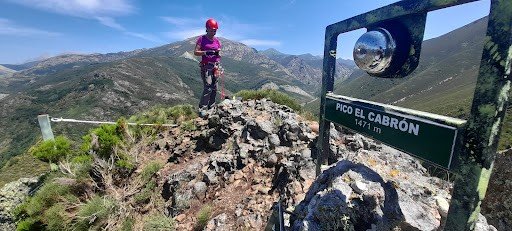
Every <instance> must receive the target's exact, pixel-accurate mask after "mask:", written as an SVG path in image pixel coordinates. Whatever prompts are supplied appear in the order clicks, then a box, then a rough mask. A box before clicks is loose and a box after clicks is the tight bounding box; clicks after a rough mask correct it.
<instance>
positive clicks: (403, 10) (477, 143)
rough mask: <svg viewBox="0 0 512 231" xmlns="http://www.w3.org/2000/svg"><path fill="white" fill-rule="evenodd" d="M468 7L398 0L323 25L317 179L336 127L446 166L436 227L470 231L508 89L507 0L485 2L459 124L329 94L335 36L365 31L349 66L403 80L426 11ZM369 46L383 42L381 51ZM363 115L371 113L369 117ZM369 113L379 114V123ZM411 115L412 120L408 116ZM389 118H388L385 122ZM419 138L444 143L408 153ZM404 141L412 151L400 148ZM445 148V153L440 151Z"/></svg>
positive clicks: (510, 40)
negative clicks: (449, 184)
mask: <svg viewBox="0 0 512 231" xmlns="http://www.w3.org/2000/svg"><path fill="white" fill-rule="evenodd" d="M475 1H477V0H403V1H399V2H396V3H393V4H391V5H388V6H385V7H382V8H379V9H376V10H373V11H370V12H367V13H364V14H361V15H357V16H355V17H352V18H349V19H346V20H343V21H340V22H337V23H334V24H331V25H329V26H327V27H326V31H325V44H324V61H323V71H322V91H321V98H320V102H321V104H320V105H321V106H320V118H319V124H320V133H319V139H318V145H317V147H318V150H319V154H320V155H319V156H318V160H317V168H316V173H317V175H319V174H320V169H321V168H320V165H321V164H327V159H328V156H327V155H328V153H329V152H328V150H330V147H329V146H330V144H329V137H330V134H329V131H330V123H331V122H335V123H339V124H341V125H343V126H345V127H348V128H351V129H353V130H355V131H357V132H360V133H362V134H365V135H368V136H372V137H374V138H376V139H379V140H382V141H383V142H386V143H389V144H391V145H392V146H395V147H397V148H399V149H402V150H404V151H408V152H409V153H413V154H415V155H416V156H418V157H421V158H423V159H427V160H430V161H433V162H435V163H438V164H439V165H442V166H445V167H447V168H450V170H452V171H453V172H454V173H455V183H454V189H453V193H452V199H451V201H450V209H449V211H448V216H447V220H446V225H445V227H444V229H445V230H450V231H452V230H455V231H459V230H460V231H462V230H473V229H474V228H475V221H476V219H477V218H478V214H479V212H480V204H481V201H482V200H483V199H484V197H485V192H486V190H487V185H488V182H489V178H490V176H491V172H492V167H493V164H494V159H495V155H496V149H497V146H498V140H499V135H500V130H501V126H502V124H503V119H504V117H505V111H506V108H507V104H508V100H509V91H510V88H511V82H510V74H511V69H512V66H511V63H512V7H511V4H510V0H491V8H490V12H489V22H488V25H487V32H486V36H485V40H484V48H483V51H482V56H481V60H480V69H479V72H478V79H477V83H476V89H475V92H474V96H473V102H472V106H471V114H470V116H469V118H468V120H467V122H465V123H464V122H463V121H457V120H454V119H448V120H445V122H448V123H444V122H440V121H439V120H436V119H434V120H432V118H436V117H429V116H427V117H425V116H423V115H425V114H422V113H408V112H411V111H409V109H403V108H402V109H399V110H398V108H395V107H393V106H389V105H381V104H376V103H373V102H364V101H361V100H355V99H349V98H346V97H343V96H336V95H333V94H332V91H333V88H334V73H335V66H336V65H335V64H336V49H337V43H338V36H339V35H340V34H341V33H346V32H349V31H353V30H357V29H360V28H366V29H367V30H368V31H369V32H367V33H366V34H365V35H363V36H364V38H363V36H362V38H361V39H360V40H358V42H357V43H356V47H355V48H354V55H355V57H354V59H355V61H356V64H357V65H358V66H359V67H360V68H361V69H363V70H365V71H366V72H367V73H368V74H369V75H371V76H375V77H383V78H399V77H405V76H407V75H409V74H410V73H412V71H414V69H416V67H417V66H418V63H419V59H420V53H421V45H422V42H423V34H424V30H425V22H426V17H427V13H428V12H431V11H435V10H439V9H443V8H447V7H452V6H457V5H461V4H465V3H469V2H475ZM375 44H386V46H381V45H379V46H376V45H375ZM349 108H351V109H349ZM349 110H351V112H349ZM356 111H357V112H356ZM370 113H373V114H371V115H370ZM377 114H379V115H380V117H379V119H377ZM413 115H414V117H411V116H413ZM384 116H386V118H389V121H387V120H388V119H386V122H384V121H383V118H384ZM363 117H364V119H363ZM393 118H394V119H396V120H393V121H394V122H393V124H391V123H392V122H391V120H392V119H393ZM403 118H405V119H406V121H409V122H407V123H405V122H402V127H400V124H396V121H398V120H400V119H401V120H400V121H403ZM412 118H421V119H425V120H421V119H412ZM429 118H430V119H429ZM426 121H430V122H435V123H430V122H426ZM365 122H366V123H365ZM388 122H389V123H388ZM421 122H424V123H421ZM398 123H400V122H398ZM395 125H396V127H395ZM437 125H439V126H437ZM396 128H398V129H396ZM401 128H402V129H401ZM429 129H431V130H429ZM424 132H427V133H428V134H430V135H429V136H430V137H429V138H427V137H424V138H423V139H421V140H423V141H427V140H428V139H438V141H440V142H444V143H443V145H442V146H443V148H442V150H441V151H440V152H439V153H437V152H436V151H435V150H428V148H429V147H421V148H418V147H414V146H416V145H419V141H414V139H415V137H416V134H417V136H420V135H423V133H424ZM438 136H442V137H438ZM396 137H401V138H396ZM408 142H412V143H415V145H412V146H404V145H407V144H406V143H408ZM450 144H451V145H452V148H451V149H450V148H449V146H450ZM434 146H436V145H434ZM424 149H425V150H427V151H425V150H424ZM447 149H449V151H446V150H447ZM432 152H436V153H432ZM418 153H419V154H418ZM433 156H436V157H435V158H434V157H433ZM448 156H450V157H448ZM451 156H453V157H451ZM429 158H430V159H429ZM331 159H332V158H331Z"/></svg>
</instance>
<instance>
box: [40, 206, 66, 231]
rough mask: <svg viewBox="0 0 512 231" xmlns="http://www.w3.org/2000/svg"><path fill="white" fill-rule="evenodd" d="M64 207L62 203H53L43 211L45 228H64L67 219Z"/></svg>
mask: <svg viewBox="0 0 512 231" xmlns="http://www.w3.org/2000/svg"><path fill="white" fill-rule="evenodd" d="M66 214H67V213H66V208H65V206H64V205H62V204H55V205H53V206H52V207H50V208H49V209H48V210H46V211H45V212H44V216H43V217H44V221H45V224H46V229H47V230H66V227H68V222H69V220H68V219H66V218H67V217H65V215H66Z"/></svg>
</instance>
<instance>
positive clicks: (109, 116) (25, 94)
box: [0, 37, 354, 164]
mask: <svg viewBox="0 0 512 231" xmlns="http://www.w3.org/2000/svg"><path fill="white" fill-rule="evenodd" d="M196 40H197V37H196V38H190V39H187V40H184V41H179V42H174V43H171V44H167V45H164V46H160V47H155V48H151V49H139V50H134V51H129V52H118V53H108V54H65V55H60V56H56V57H52V58H48V59H45V60H41V61H34V62H30V63H27V64H22V65H9V64H2V66H3V67H5V70H9V71H8V72H7V71H6V73H9V75H5V76H4V77H3V78H0V102H1V103H0V116H1V117H2V118H3V119H2V120H0V126H2V127H4V128H5V129H3V130H2V131H0V137H1V138H0V164H2V163H5V161H6V160H8V159H9V158H10V157H12V156H15V155H18V154H20V153H22V152H23V151H24V150H26V148H27V147H28V146H29V145H31V144H32V143H33V142H34V141H35V140H36V138H37V137H38V135H39V131H38V129H39V128H38V124H37V121H36V117H37V115H38V114H49V115H50V116H54V117H64V118H75V119H85V120H87V119H88V120H115V119H117V118H118V117H120V116H125V117H127V116H129V115H132V114H134V113H136V112H139V111H141V110H145V109H148V108H151V107H154V106H157V105H175V104H182V103H190V104H194V105H195V104H197V102H198V100H197V99H198V98H199V96H200V94H201V92H202V82H201V79H200V77H199V67H198V57H195V56H193V55H192V52H193V49H194V45H195V41H196ZM220 40H221V42H222V45H223V49H222V50H223V52H222V56H223V57H222V65H223V67H224V69H225V70H226V71H225V75H224V76H223V78H222V79H221V81H220V83H219V84H220V86H219V90H220V88H221V87H222V86H223V87H224V88H225V90H226V92H227V94H228V95H229V94H232V93H233V92H238V91H239V90H243V89H260V88H273V89H277V90H279V91H282V92H285V93H287V94H289V95H291V96H293V97H294V98H296V99H297V100H298V101H299V102H302V103H305V102H307V101H311V100H312V99H314V95H315V94H317V92H318V91H319V84H320V79H321V62H322V58H321V57H317V56H312V55H302V56H294V55H285V54H282V56H284V57H285V59H286V60H290V61H289V62H287V63H284V64H285V65H283V64H281V63H280V62H278V61H276V60H274V59H273V58H272V57H269V56H267V55H265V52H259V51H257V50H255V49H253V48H251V47H249V46H246V45H244V44H242V43H239V42H235V41H231V40H228V39H224V38H220ZM286 57H288V58H286ZM300 57H304V58H307V59H302V58H300ZM310 64H311V65H310ZM340 65H341V67H340V69H342V70H344V71H343V73H342V72H340V74H339V76H340V78H345V77H346V76H348V75H349V74H350V73H351V71H352V70H353V69H354V67H353V66H349V65H345V64H340ZM300 70H309V71H308V72H307V73H302V74H301V71H300ZM54 125H55V126H54V127H53V130H54V132H55V133H56V134H66V135H69V136H71V137H74V138H76V139H78V138H79V135H78V134H82V133H83V132H84V130H86V129H88V128H90V126H85V125H77V124H55V123H54ZM52 126H53V125H52Z"/></svg>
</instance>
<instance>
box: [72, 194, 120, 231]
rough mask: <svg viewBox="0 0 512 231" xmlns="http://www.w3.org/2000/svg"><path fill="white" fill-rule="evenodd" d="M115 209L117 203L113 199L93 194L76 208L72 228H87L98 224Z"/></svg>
mask: <svg viewBox="0 0 512 231" xmlns="http://www.w3.org/2000/svg"><path fill="white" fill-rule="evenodd" d="M116 209H117V204H116V202H115V201H114V200H112V199H110V198H106V197H99V196H94V197H93V198H92V199H91V200H89V201H87V203H86V204H84V205H82V206H80V208H79V209H78V213H77V216H76V217H77V222H76V224H75V227H74V228H75V230H88V229H89V228H90V227H92V226H99V225H101V223H102V222H103V221H104V220H105V219H106V218H107V217H108V216H109V215H110V214H111V213H113V212H114V211H115V210H116Z"/></svg>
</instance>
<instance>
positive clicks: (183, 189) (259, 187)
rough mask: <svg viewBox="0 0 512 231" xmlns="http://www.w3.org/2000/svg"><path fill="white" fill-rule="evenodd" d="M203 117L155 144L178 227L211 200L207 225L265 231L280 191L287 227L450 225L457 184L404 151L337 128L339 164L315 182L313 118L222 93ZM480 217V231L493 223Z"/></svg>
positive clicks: (334, 135)
mask: <svg viewBox="0 0 512 231" xmlns="http://www.w3.org/2000/svg"><path fill="white" fill-rule="evenodd" d="M204 114H205V115H204V117H203V118H202V119H201V118H198V119H197V120H196V121H195V125H196V130H194V131H191V132H186V133H181V134H180V135H179V136H178V135H176V134H171V133H169V134H165V135H163V136H162V137H161V139H160V140H157V141H155V143H158V145H156V146H155V147H156V150H155V151H157V152H164V153H167V155H169V156H170V158H169V161H170V162H172V163H173V164H172V165H168V166H166V168H165V170H163V171H161V173H160V174H161V175H162V176H164V180H165V184H164V187H163V189H162V190H163V192H162V195H165V196H164V198H165V200H166V206H167V211H168V214H169V216H173V217H175V218H176V220H177V223H178V229H189V228H190V227H193V226H194V225H195V224H196V223H197V214H198V211H199V210H200V209H201V208H202V207H204V206H205V205H208V206H211V207H212V211H213V213H212V214H211V216H210V222H209V223H208V224H207V226H206V227H207V230H244V229H246V230H247V229H249V230H262V229H264V227H265V226H266V225H267V220H268V218H269V215H270V214H271V208H272V206H273V203H274V202H276V201H278V200H279V198H281V201H282V203H283V205H284V207H285V208H286V210H287V211H289V212H290V213H288V214H286V215H285V221H286V222H285V225H286V226H287V227H290V228H291V230H338V229H342V230H392V229H401V230H438V229H439V228H442V227H443V225H444V224H443V220H444V218H445V217H446V213H447V211H448V204H449V201H450V193H449V192H450V190H451V187H452V185H451V183H449V182H447V181H444V180H441V179H439V178H435V177H431V176H430V175H429V171H428V170H427V169H426V168H424V167H423V166H422V164H421V163H420V162H419V161H418V160H416V159H414V158H413V157H411V156H409V155H407V154H404V153H402V152H400V151H397V150H395V149H392V148H390V147H388V146H385V145H383V144H380V143H379V142H375V141H373V140H371V139H368V138H365V137H363V136H361V135H358V134H354V133H351V132H349V131H346V130H344V129H340V128H337V127H335V126H332V127H331V137H330V142H331V148H330V152H331V154H332V156H333V157H334V158H332V159H331V160H330V162H331V163H333V164H332V165H330V166H323V167H322V170H323V173H322V175H321V176H320V177H319V178H318V179H316V180H315V159H316V157H317V153H316V148H315V145H316V137H317V134H316V131H314V130H312V129H311V128H312V127H315V126H317V125H316V124H315V122H310V121H305V120H303V119H302V118H301V117H300V116H299V115H297V114H295V113H294V112H293V111H292V110H291V109H289V108H288V107H286V106H281V105H278V104H275V103H273V102H271V101H268V100H265V99H262V100H256V101H255V100H252V101H246V102H241V101H238V100H225V101H223V102H222V103H221V104H219V105H217V107H215V108H213V109H211V110H209V111H206V112H205V113H204ZM177 137H180V138H177ZM289 214H292V215H289ZM479 221H480V223H479V224H478V225H477V227H479V230H495V229H494V227H492V226H489V225H487V223H486V222H485V218H483V217H482V219H480V220H479Z"/></svg>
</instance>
